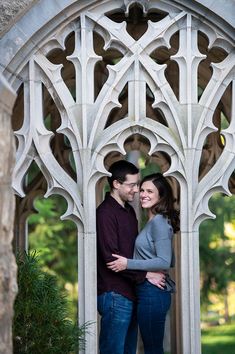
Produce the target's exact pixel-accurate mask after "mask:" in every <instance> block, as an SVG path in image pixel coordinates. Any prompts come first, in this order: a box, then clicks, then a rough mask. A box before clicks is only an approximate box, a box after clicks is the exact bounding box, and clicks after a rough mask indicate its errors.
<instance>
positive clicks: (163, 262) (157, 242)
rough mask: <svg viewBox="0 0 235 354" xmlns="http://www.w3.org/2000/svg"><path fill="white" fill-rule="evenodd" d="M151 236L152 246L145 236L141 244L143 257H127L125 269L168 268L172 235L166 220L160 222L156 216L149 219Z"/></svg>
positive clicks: (148, 269)
mask: <svg viewBox="0 0 235 354" xmlns="http://www.w3.org/2000/svg"><path fill="white" fill-rule="evenodd" d="M149 232H151V237H152V240H153V245H154V248H153V249H150V247H149V246H148V243H147V238H146V237H145V238H144V240H143V241H142V244H141V245H138V246H139V248H141V249H142V251H143V252H142V254H143V255H144V256H143V257H141V258H139V259H128V260H127V269H132V270H145V271H158V270H161V269H169V268H170V266H171V258H172V237H171V236H170V234H171V233H170V232H169V225H168V224H167V222H162V221H161V219H160V220H159V219H158V218H156V219H153V220H152V221H151V228H150V231H149Z"/></svg>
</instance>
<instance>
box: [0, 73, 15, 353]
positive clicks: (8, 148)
mask: <svg viewBox="0 0 235 354" xmlns="http://www.w3.org/2000/svg"><path fill="white" fill-rule="evenodd" d="M14 101H15V94H14V92H13V91H12V90H11V88H10V86H9V85H8V84H7V82H6V80H5V79H4V78H3V76H2V75H1V76H0V323H1V326H0V354H9V353H12V333H11V328H12V317H13V303H14V299H15V295H16V292H17V284H16V263H15V258H14V256H13V252H12V245H11V242H12V235H13V219H14V207H15V203H14V196H13V191H12V188H11V175H12V169H13V165H14V155H15V154H14V152H15V150H14V141H13V134H12V131H11V119H10V118H11V117H10V116H11V111H12V106H13V104H14Z"/></svg>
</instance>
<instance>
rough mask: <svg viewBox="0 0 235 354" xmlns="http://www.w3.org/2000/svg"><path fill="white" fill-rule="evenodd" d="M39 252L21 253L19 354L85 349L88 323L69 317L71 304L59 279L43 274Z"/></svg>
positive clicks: (17, 304)
mask: <svg viewBox="0 0 235 354" xmlns="http://www.w3.org/2000/svg"><path fill="white" fill-rule="evenodd" d="M37 257H38V256H37V254H36V252H32V253H30V254H26V253H23V254H19V255H18V256H17V264H18V295H17V297H16V301H15V305H14V320H13V348H14V353H15V354H39V353H40V354H42V353H43V354H53V353H58V354H62V353H63V354H66V353H71V352H77V351H78V350H79V349H82V348H84V345H85V340H84V334H85V332H86V330H87V326H88V324H85V325H84V326H81V327H78V325H77V324H74V323H73V322H72V321H71V320H70V319H69V318H68V310H67V308H68V302H67V299H66V295H65V293H63V292H62V291H61V290H60V289H59V287H58V285H57V279H56V277H55V276H52V275H51V274H47V273H45V272H43V271H42V270H41V269H40V267H39V265H38V260H37Z"/></svg>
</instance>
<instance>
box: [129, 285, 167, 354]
mask: <svg viewBox="0 0 235 354" xmlns="http://www.w3.org/2000/svg"><path fill="white" fill-rule="evenodd" d="M136 289H137V298H138V305H137V318H138V323H139V328H140V333H141V336H142V340H143V344H144V353H145V354H163V353H164V352H163V338H164V329H165V320H166V314H167V311H168V310H169V308H170V304H171V293H170V292H169V291H166V290H161V289H159V288H158V287H157V286H154V285H152V284H151V283H149V282H148V281H147V280H145V281H144V282H143V283H141V284H138V285H137V287H136Z"/></svg>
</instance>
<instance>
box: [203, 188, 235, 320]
mask: <svg viewBox="0 0 235 354" xmlns="http://www.w3.org/2000/svg"><path fill="white" fill-rule="evenodd" d="M209 206H210V210H211V211H212V212H213V213H214V214H215V215H216V219H215V220H206V221H204V222H203V223H202V225H201V227H200V267H201V303H202V310H204V311H207V308H208V305H209V304H210V303H211V301H210V295H212V294H216V295H218V296H220V297H221V300H222V301H223V303H224V319H225V321H226V322H228V321H229V319H230V315H229V308H228V286H229V284H230V283H231V282H232V281H235V255H234V253H235V197H227V196H223V195H221V194H215V195H214V196H213V197H212V198H211V200H210V203H209Z"/></svg>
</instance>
